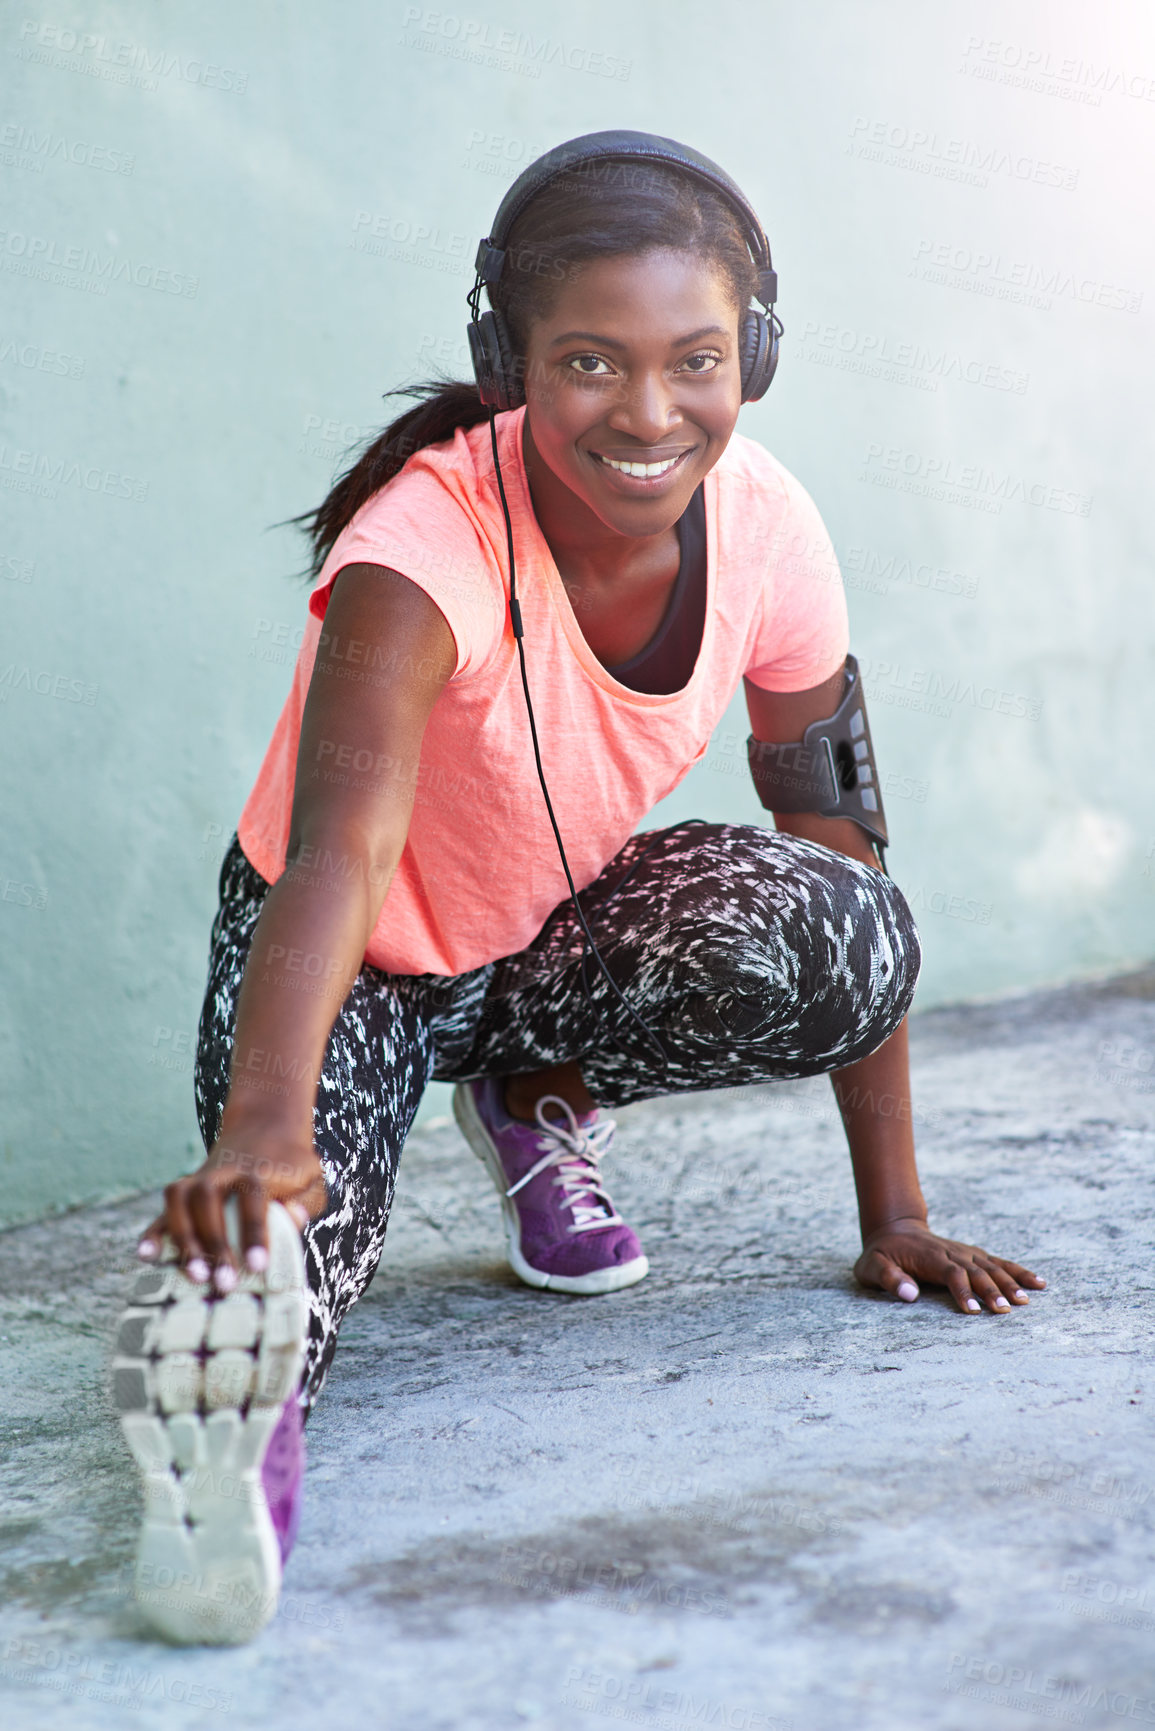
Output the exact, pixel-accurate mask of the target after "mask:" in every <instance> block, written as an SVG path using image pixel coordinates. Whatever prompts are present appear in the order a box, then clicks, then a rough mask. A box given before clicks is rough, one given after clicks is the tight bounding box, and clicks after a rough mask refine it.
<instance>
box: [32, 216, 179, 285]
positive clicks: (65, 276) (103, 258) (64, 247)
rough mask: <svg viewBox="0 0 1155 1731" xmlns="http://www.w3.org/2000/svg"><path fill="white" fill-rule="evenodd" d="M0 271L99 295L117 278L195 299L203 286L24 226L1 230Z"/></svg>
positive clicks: (145, 263) (144, 262) (141, 262)
mask: <svg viewBox="0 0 1155 1731" xmlns="http://www.w3.org/2000/svg"><path fill="white" fill-rule="evenodd" d="M0 270H5V271H8V272H10V273H11V274H12V275H13V276H30V277H36V278H37V279H38V280H39V281H41V282H54V283H59V284H60V286H61V287H63V288H77V289H83V290H85V291H86V292H87V293H89V294H98V295H104V294H107V293H108V285H109V283H114V282H117V283H128V284H130V285H131V286H133V287H135V288H144V289H154V290H155V291H156V292H157V293H158V294H170V295H181V296H183V297H184V299H185V300H195V299H196V295H197V289H198V288H199V286H200V279H199V278H198V277H195V276H188V275H187V274H185V273H184V272H182V271H173V270H168V269H167V268H165V267H163V266H161V265H156V264H151V263H149V262H148V261H147V260H145V259H133V258H120V257H118V256H117V255H116V253H113V252H108V253H101V252H97V251H96V250H95V249H94V248H92V247H87V246H76V245H70V244H69V243H68V242H67V241H59V240H53V239H51V238H50V237H49V236H47V235H42V234H24V233H22V232H21V231H20V230H19V229H0Z"/></svg>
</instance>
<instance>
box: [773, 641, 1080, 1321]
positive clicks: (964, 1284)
mask: <svg viewBox="0 0 1155 1731" xmlns="http://www.w3.org/2000/svg"><path fill="white" fill-rule="evenodd" d="M842 689H843V674H842V671H841V669H840V670H839V672H837V673H836V674H834V675H833V676H832V677H831V678H830V679H828V680H825V681H824V682H823V684H821V685H816V686H814V687H812V689H811V690H809V691H795V692H777V691H763V690H762V689H761V687H760V686H757V685H752V684H751V683H750V681H749V680H747V681H746V707H747V709H748V710H749V713H750V726H751V728H752V730H753V733H754V737H755V739H760V740H766V741H768V742H769V743H771V744H774V745H788V744H791V743H792V742H793V741H794V740H798V739H801V738H802V735H803V734H804V733H805V731H806V729H807V728H808V727H809V726H810V724H811V722H813V721H819V720H821V719H822V718H823V717H824V716H828V715H833V713H834V711H835V709H836V708H837V706H838V703H839V701H840V699H841V697H842ZM774 823H775V826H776V827H777V828H778V829H779V830H781V831H783V833H784V834H787V835H796V836H798V837H799V838H800V839H801V840H803V841H814V842H819V843H820V844H821V845H822V846H823V847H828V848H832V849H834V851H835V852H836V853H843V854H847V855H848V856H849V857H850V858H851V859H855V860H859V861H860V862H861V863H862V864H863V865H867V866H872V867H874V868H875V870H877V869H878V858H877V855H876V854H875V851H874V847H873V844H872V843H871V841H870V840H869V838H868V837H867V835H866V833H865V831H863V830H861V829H860V828H859V827H858V825H857V824H856V823H853V822H851V820H850V819H849V818H830V817H819V816H818V814H817V813H816V812H775V813H774ZM830 1081H831V1085H832V1087H833V1089H834V1097H835V1099H836V1100H837V1101H838V1108H839V1112H840V1113H841V1116H842V1122H843V1126H844V1128H845V1130H846V1140H847V1144H848V1146H849V1148H850V1161H851V1165H852V1167H853V1169H854V1183H855V1188H856V1190H857V1192H858V1217H859V1224H860V1225H861V1228H862V1247H863V1248H862V1255H861V1256H860V1257H859V1259H858V1261H857V1262H856V1263H855V1265H854V1272H855V1274H856V1275H857V1277H858V1279H859V1280H860V1281H862V1283H863V1285H865V1286H878V1287H881V1288H882V1289H883V1290H884V1291H886V1292H893V1293H895V1294H896V1295H897V1296H898V1297H899V1298H902V1299H905V1300H907V1302H913V1301H914V1300H915V1299H916V1298H917V1297H918V1286H917V1284H916V1282H917V1281H918V1280H920V1279H921V1280H927V1281H929V1282H930V1283H931V1284H932V1285H940V1286H945V1287H947V1288H948V1289H949V1291H950V1293H951V1295H952V1297H953V1298H954V1300H955V1302H956V1303H957V1305H958V1307H959V1309H960V1310H963V1311H967V1312H968V1313H971V1314H973V1313H974V1311H976V1310H979V1309H981V1307H982V1305H983V1304H985V1305H986V1307H987V1309H988V1310H991V1311H995V1312H1006V1311H1008V1310H1009V1309H1010V1306H1011V1305H1012V1304H1026V1303H1027V1302H1028V1298H1027V1294H1026V1292H1025V1291H1024V1290H1023V1289H1024V1288H1025V1287H1028V1286H1033V1287H1036V1288H1040V1287H1043V1286H1045V1285H1046V1281H1044V1280H1041V1279H1040V1278H1039V1276H1038V1275H1036V1274H1032V1273H1031V1271H1030V1270H1029V1269H1027V1268H1023V1267H1022V1266H1021V1265H1020V1264H1019V1263H1017V1262H1007V1261H1005V1260H1004V1259H1003V1258H1002V1257H998V1256H990V1255H988V1254H987V1252H986V1251H985V1250H979V1249H978V1248H977V1247H976V1246H975V1245H973V1244H960V1243H957V1242H955V1240H953V1239H948V1238H939V1237H938V1236H937V1234H936V1233H933V1232H932V1231H931V1230H930V1228H929V1227H928V1225H927V1223H926V1203H925V1202H924V1201H923V1196H922V1191H921V1189H920V1188H919V1182H918V1168H917V1166H916V1163H915V1154H914V1128H913V1122H912V1120H913V1112H912V1107H911V1097H910V1062H909V1058H908V1048H907V1026H906V1018H905V1017H904V1018H903V1020H902V1022H901V1023H900V1024H899V1026H898V1028H897V1029H896V1030H895V1032H894V1033H893V1034H892V1035H891V1037H890V1039H889V1040H887V1041H886V1042H885V1043H884V1044H883V1045H882V1046H880V1047H879V1048H878V1050H877V1051H875V1052H871V1054H870V1056H869V1057H867V1058H860V1059H859V1060H858V1062H857V1063H856V1064H847V1065H846V1066H845V1067H844V1068H843V1069H841V1070H834V1071H833V1072H832V1073H831V1077H830Z"/></svg>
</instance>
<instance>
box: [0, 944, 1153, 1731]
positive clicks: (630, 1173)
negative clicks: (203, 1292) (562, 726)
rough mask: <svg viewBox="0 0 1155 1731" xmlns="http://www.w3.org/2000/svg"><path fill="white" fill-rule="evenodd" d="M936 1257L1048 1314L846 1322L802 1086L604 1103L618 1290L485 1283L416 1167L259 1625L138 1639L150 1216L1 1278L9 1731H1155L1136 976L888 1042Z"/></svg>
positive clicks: (1142, 1111) (476, 1182) (832, 1216)
mask: <svg viewBox="0 0 1155 1731" xmlns="http://www.w3.org/2000/svg"><path fill="white" fill-rule="evenodd" d="M914 1049H915V1078H916V1081H915V1086H916V1097H917V1100H918V1102H919V1113H918V1116H919V1118H920V1121H921V1122H920V1145H921V1150H922V1154H921V1159H922V1169H923V1174H924V1181H925V1186H926V1190H927V1194H928V1198H929V1201H930V1204H931V1218H932V1222H933V1223H934V1224H935V1225H936V1226H937V1227H938V1229H939V1230H941V1231H944V1232H947V1233H950V1234H952V1235H954V1236H958V1237H964V1238H968V1239H970V1240H972V1241H975V1242H978V1243H980V1244H983V1245H984V1246H986V1247H987V1248H988V1249H990V1250H993V1251H996V1252H1000V1253H1002V1254H1005V1255H1010V1256H1014V1257H1016V1258H1018V1259H1020V1260H1022V1261H1024V1262H1026V1263H1027V1265H1028V1266H1030V1267H1033V1268H1035V1269H1036V1270H1037V1271H1038V1272H1039V1273H1041V1274H1044V1275H1045V1276H1046V1277H1047V1279H1048V1281H1049V1283H1050V1284H1049V1286H1048V1289H1047V1291H1046V1292H1045V1293H1044V1294H1041V1295H1039V1296H1037V1297H1035V1298H1034V1299H1033V1300H1032V1302H1031V1305H1030V1308H1029V1309H1028V1310H1019V1311H1016V1312H1013V1313H1012V1314H1011V1315H1009V1316H1006V1317H1001V1318H1000V1317H993V1316H990V1315H986V1314H983V1315H982V1316H979V1317H974V1318H968V1317H964V1316H962V1315H960V1314H958V1313H956V1312H955V1311H954V1310H953V1309H952V1308H950V1307H949V1305H948V1303H947V1302H946V1299H945V1296H944V1295H941V1294H936V1293H933V1292H932V1293H930V1294H927V1295H924V1297H923V1298H922V1299H921V1300H920V1301H919V1302H918V1303H917V1304H916V1305H914V1306H905V1305H902V1304H900V1303H898V1302H896V1301H894V1300H891V1299H888V1298H884V1297H881V1296H875V1295H871V1294H867V1293H864V1292H862V1291H860V1290H858V1289H857V1288H856V1287H855V1285H854V1282H853V1280H852V1278H851V1275H850V1267H851V1264H852V1262H853V1259H854V1255H855V1249H856V1240H855V1216H854V1210H853V1199H852V1188H851V1183H850V1176H849V1166H848V1162H847V1158H846V1153H845V1148H844V1144H843V1142H842V1137H841V1131H840V1128H839V1126H838V1124H837V1121H836V1120H835V1118H834V1116H833V1113H832V1110H831V1105H830V1094H829V1090H828V1086H827V1084H826V1083H825V1082H823V1081H815V1082H813V1083H806V1084H799V1085H788V1086H779V1087H777V1088H765V1089H749V1090H736V1091H734V1092H731V1093H727V1094H724V1095H697V1096H690V1097H682V1098H679V1099H674V1100H670V1101H666V1102H658V1103H652V1104H647V1105H643V1106H636V1107H631V1108H630V1109H629V1110H628V1111H626V1112H624V1113H622V1114H621V1115H620V1123H621V1130H620V1134H619V1140H618V1143H617V1147H616V1151H615V1155H614V1156H613V1160H612V1165H611V1168H610V1176H611V1179H612V1185H613V1191H614V1195H615V1198H616V1199H617V1200H618V1202H619V1205H620V1206H621V1207H622V1209H623V1211H624V1212H626V1213H627V1215H628V1217H629V1218H631V1219H632V1220H633V1221H634V1222H635V1223H636V1224H637V1225H638V1226H639V1227H640V1229H641V1230H642V1233H643V1237H644V1240H645V1243H646V1246H647V1249H648V1252H649V1255H650V1258H651V1263H652V1273H651V1274H650V1276H649V1278H648V1279H647V1280H646V1281H644V1282H643V1283H642V1284H641V1285H640V1286H638V1287H635V1288H633V1289H632V1290H630V1291H628V1292H625V1293H621V1294H618V1295H615V1296H611V1297H606V1298H596V1299H569V1298H559V1297H553V1298H551V1297H548V1296H546V1295H542V1294H537V1293H534V1292H531V1291H529V1290H528V1289H527V1288H525V1287H522V1286H520V1285H519V1284H517V1282H516V1281H515V1280H514V1279H513V1277H512V1276H511V1275H510V1274H509V1272H508V1271H507V1269H506V1267H505V1265H504V1262H503V1258H502V1247H501V1240H500V1238H499V1232H498V1211H497V1203H496V1198H495V1196H494V1195H493V1194H492V1193H491V1192H490V1191H489V1190H488V1188H487V1186H488V1180H487V1179H486V1178H485V1176H484V1173H483V1172H482V1169H481V1167H480V1166H479V1165H478V1164H477V1162H476V1161H475V1160H474V1159H473V1157H472V1156H471V1155H470V1154H469V1153H468V1151H467V1150H466V1148H465V1146H464V1144H463V1143H462V1142H461V1141H460V1139H459V1137H458V1135H457V1132H456V1130H455V1128H454V1127H453V1126H452V1125H450V1124H441V1125H438V1124H434V1125H432V1126H430V1127H428V1128H426V1129H424V1130H422V1131H421V1132H420V1133H418V1134H417V1135H415V1136H414V1137H413V1139H412V1141H411V1143H410V1146H409V1148H408V1150H407V1152H406V1157H405V1161H404V1164H403V1168H402V1182H401V1191H400V1197H399V1201H398V1206H397V1209H396V1213H395V1215H394V1220H393V1223H392V1225H391V1227H390V1231H389V1239H388V1245H387V1249H386V1255H385V1259H384V1262H383V1264H382V1268H381V1271H380V1273H379V1275H378V1277H377V1279H376V1281H375V1283H374V1285H373V1287H372V1290H371V1291H370V1292H369V1294H368V1296H367V1297H366V1298H365V1300H364V1301H363V1302H362V1303H361V1304H360V1305H359V1306H358V1308H357V1309H356V1311H355V1312H354V1313H353V1315H352V1317H351V1318H350V1320H349V1322H348V1324H347V1326H346V1329H345V1332H344V1335H343V1338H342V1345H341V1348H340V1349H339V1351H338V1355H337V1361H336V1364H335V1368H334V1370H333V1374H332V1377H331V1379H330V1382H329V1385H328V1389H327V1391H326V1394H325V1397H324V1399H323V1401H322V1403H321V1405H320V1406H319V1408H318V1410H317V1413H316V1416H315V1418H314V1420H313V1421H312V1423H311V1426H310V1431H309V1443H310V1466H309V1476H308V1481H307V1504H306V1511H305V1517H304V1524H303V1530H302V1535H301V1540H300V1544H299V1547H298V1549H297V1551H296V1552H295V1554H294V1556H293V1558H292V1561H291V1563H290V1566H289V1571H288V1575H287V1579H286V1587H285V1596H284V1599H283V1602H282V1608H281V1611H280V1613H279V1615H278V1617H277V1619H276V1621H275V1622H274V1623H273V1624H272V1625H271V1626H270V1627H269V1629H268V1630H267V1631H266V1632H265V1633H264V1635H263V1636H261V1637H260V1638H259V1639H258V1641H257V1642H256V1643H254V1644H253V1645H252V1646H251V1647H249V1648H247V1649H242V1650H239V1651H219V1650H208V1649H202V1650H179V1649H173V1648H169V1647H166V1646H163V1645H161V1644H158V1643H155V1642H153V1641H151V1640H150V1639H149V1638H148V1636H147V1634H146V1632H145V1630H144V1627H143V1625H142V1624H141V1622H140V1621H139V1618H138V1614H137V1612H136V1611H135V1609H134V1607H133V1604H132V1602H131V1600H130V1599H129V1598H128V1597H127V1596H126V1583H127V1580H128V1574H129V1569H130V1558H131V1553H132V1547H133V1540H134V1520H135V1510H136V1506H137V1491H136V1484H135V1476H134V1472H133V1469H132V1467H131V1464H130V1461H129V1458H128V1456H127V1454H126V1452H125V1450H124V1448H123V1446H122V1444H121V1441H120V1436H119V1431H118V1429H117V1426H116V1424H115V1423H114V1420H113V1418H112V1416H111V1413H110V1409H109V1406H108V1402H107V1399H106V1395H105V1387H104V1378H105V1362H106V1355H107V1350H108V1347H107V1342H108V1337H109V1331H110V1328H111V1325H112V1321H113V1318H114V1316H115V1313H116V1312H117V1310H118V1308H119V1304H120V1301H121V1295H122V1293H123V1290H124V1286H125V1281H126V1267H127V1266H128V1263H129V1260H130V1258H129V1256H128V1254H127V1253H128V1251H129V1249H130V1247H131V1244H132V1242H133V1237H134V1233H135V1231H136V1230H137V1229H138V1228H139V1227H140V1226H142V1225H143V1224H144V1222H145V1221H146V1220H147V1219H148V1218H149V1217H150V1216H151V1214H152V1213H153V1210H154V1204H155V1198H154V1197H151V1196H150V1197H141V1198H138V1199H136V1200H135V1201H133V1202H130V1203H127V1204H120V1205H117V1206H115V1207H105V1208H96V1209H90V1210H85V1211H81V1212H78V1213H75V1214H72V1215H69V1216H67V1217H65V1218H62V1219H60V1220H58V1221H56V1222H54V1223H50V1224H45V1225H40V1226H35V1227H28V1228H23V1229H20V1230H18V1231H15V1232H12V1233H10V1234H8V1235H6V1237H5V1238H4V1239H3V1240H2V1241H0V1266H2V1282H0V1286H2V1293H3V1323H2V1324H0V1326H2V1327H3V1338H2V1339H0V1355H2V1356H0V1379H2V1380H0V1388H2V1390H3V1394H2V1396H0V1413H2V1418H3V1437H4V1448H3V1452H2V1464H0V1483H2V1485H3V1502H2V1516H0V1520H2V1537H3V1542H4V1545H5V1547H6V1550H5V1555H4V1559H3V1562H2V1564H0V1569H2V1572H3V1580H2V1589H0V1599H2V1601H3V1606H4V1608H3V1611H2V1612H0V1703H2V1705H0V1723H3V1725H4V1726H6V1727H12V1728H17V1727H19V1728H21V1731H23V1728H24V1727H31V1726H36V1727H38V1728H40V1727H43V1728H45V1731H54V1728H55V1727H57V1726H73V1727H88V1726H93V1727H97V1726H99V1727H105V1726H107V1727H117V1728H118V1731H119V1728H121V1727H125V1726H130V1727H135V1726H144V1727H148V1726H153V1725H157V1726H161V1725H163V1726H166V1727H167V1726H173V1727H186V1726H202V1725H203V1726H246V1727H247V1726H261V1727H285V1728H286V1731H288V1728H290V1727H293V1728H295V1727H298V1726H300V1727H302V1728H304V1727H309V1728H311V1731H312V1728H315V1727H317V1726H326V1727H333V1728H336V1727H344V1726H359V1727H360V1726H365V1727H374V1728H376V1727H390V1728H394V1727H397V1728H404V1731H408V1728H409V1727H413V1728H414V1731H424V1728H426V1727H430V1728H432V1727H447V1728H450V1727H451V1728H453V1731H472V1728H473V1727H484V1728H486V1731H489V1728H492V1727H506V1726H513V1727H516V1726H522V1725H525V1726H536V1727H539V1728H541V1731H579V1728H582V1727H595V1726H601V1725H604V1724H607V1723H609V1722H612V1721H614V1720H621V1721H623V1722H624V1723H627V1724H633V1725H641V1726H644V1727H650V1728H651V1731H689V1728H691V1727H699V1726H711V1727H712V1726H721V1727H731V1728H734V1731H756V1728H762V1731H765V1728H767V1727H772V1726H773V1727H777V1726H787V1725H789V1726H794V1727H797V1728H799V1731H844V1728H845V1731H874V1728H875V1727H878V1728H880V1731H890V1728H892V1727H904V1728H906V1727H917V1728H918V1731H939V1728H941V1731H963V1728H967V1731H971V1728H975V1727H978V1728H979V1731H1003V1728H1004V1727H1007V1728H1013V1731H1031V1728H1032V1727H1035V1726H1044V1725H1046V1726H1050V1725H1052V1724H1053V1723H1055V1722H1056V1721H1057V1722H1058V1723H1060V1724H1063V1723H1065V1724H1077V1725H1085V1726H1088V1727H1099V1726H1116V1725H1120V1724H1122V1723H1124V1722H1126V1723H1139V1724H1155V1549H1153V1544H1155V1462H1153V1461H1152V1454H1151V1423H1150V1417H1149V1413H1148V1409H1147V1400H1148V1382H1149V1378H1148V1373H1147V1362H1148V1359H1149V1354H1150V1346H1151V1324H1152V1317H1153V1311H1155V1301H1153V1295H1152V1262H1151V1253H1150V1250H1151V1222H1152V1217H1153V1212H1155V1211H1153V1208H1152V1189H1151V1181H1150V1173H1151V1164H1152V1160H1151V1157H1152V1152H1153V1144H1155V1136H1153V1130H1155V1092H1153V1090H1155V974H1152V973H1148V974H1146V975H1131V976H1128V977H1127V978H1125V979H1122V980H1117V981H1114V982H1112V983H1110V984H1108V985H1106V986H1102V987H1094V988H1092V987H1084V988H1077V989H1072V990H1067V991H1063V992H1055V993H1048V994H1039V995H1035V996H1033V997H1030V998H1021V999H1018V1000H1016V1001H1014V1002H1011V1003H1006V1004H1001V1005H998V1006H996V1007H984V1008H966V1009H959V1010H952V1011H939V1012H933V1013H931V1014H928V1015H925V1016H922V1017H921V1018H916V1020H915V1023H914Z"/></svg>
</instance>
